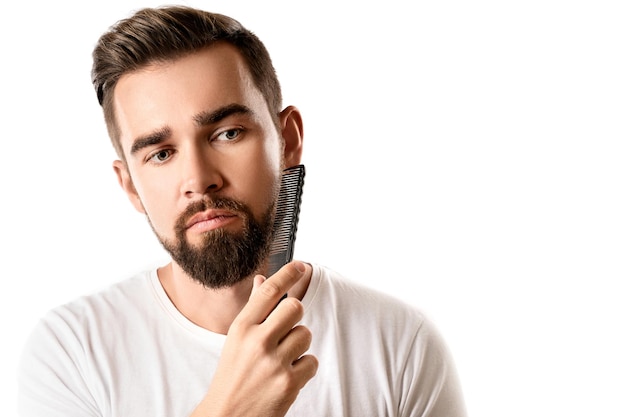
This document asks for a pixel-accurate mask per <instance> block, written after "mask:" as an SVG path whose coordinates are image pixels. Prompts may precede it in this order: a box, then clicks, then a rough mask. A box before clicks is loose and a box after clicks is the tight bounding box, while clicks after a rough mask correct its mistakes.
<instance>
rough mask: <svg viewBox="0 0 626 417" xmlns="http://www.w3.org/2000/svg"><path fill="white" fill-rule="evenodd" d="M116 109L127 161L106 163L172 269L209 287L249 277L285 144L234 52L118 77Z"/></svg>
mask: <svg viewBox="0 0 626 417" xmlns="http://www.w3.org/2000/svg"><path fill="white" fill-rule="evenodd" d="M114 108H115V113H116V120H117V123H118V126H119V131H120V132H121V134H120V143H121V146H122V149H123V152H124V155H125V157H126V160H127V168H126V167H125V166H124V164H123V163H121V162H120V161H116V163H115V164H114V166H115V169H116V172H117V174H118V178H119V181H120V183H121V184H122V186H123V187H124V189H125V191H126V192H127V194H128V196H129V198H130V200H131V202H132V203H133V205H134V206H135V207H136V208H137V210H139V211H140V212H143V213H145V214H146V216H147V217H148V219H149V222H150V224H151V226H152V228H153V230H154V232H155V233H156V235H157V237H158V238H159V240H160V241H161V243H162V244H163V245H164V247H165V248H166V249H167V250H168V251H169V252H170V253H171V254H172V257H173V259H174V261H175V262H177V263H178V264H179V265H180V266H181V267H182V269H183V270H185V272H186V273H187V274H189V275H190V276H191V277H192V278H194V279H196V280H198V281H199V282H201V283H203V284H205V285H207V286H211V287H220V286H225V285H231V284H233V283H235V282H237V281H238V280H241V279H243V278H245V277H246V276H249V275H250V274H253V273H255V272H257V270H258V269H259V267H260V266H261V263H262V261H263V257H264V256H265V254H266V250H267V248H268V245H269V239H270V234H271V228H272V223H273V213H274V205H275V201H276V197H277V195H278V189H279V185H280V173H281V171H282V168H283V160H282V157H283V144H282V141H281V138H280V135H279V133H278V131H277V128H276V126H275V125H274V123H273V120H272V117H271V115H270V113H269V110H268V108H267V105H266V103H265V100H264V99H263V97H262V95H261V93H260V92H259V91H258V90H257V89H256V87H254V84H253V82H252V79H251V77H250V75H249V73H248V70H247V68H246V66H245V63H244V61H243V59H242V58H241V57H240V55H239V54H238V53H237V51H236V49H234V48H233V47H232V46H230V45H226V44H217V45H214V46H213V47H210V48H207V49H205V50H202V51H201V52H198V53H194V54H192V55H188V56H185V57H183V58H181V59H178V60H176V61H173V62H167V63H159V64H154V65H150V66H149V67H147V68H143V69H141V70H138V71H135V72H132V73H129V74H126V75H124V76H122V77H121V78H120V80H119V82H118V84H117V86H116V88H115V92H114ZM292 162H293V161H292Z"/></svg>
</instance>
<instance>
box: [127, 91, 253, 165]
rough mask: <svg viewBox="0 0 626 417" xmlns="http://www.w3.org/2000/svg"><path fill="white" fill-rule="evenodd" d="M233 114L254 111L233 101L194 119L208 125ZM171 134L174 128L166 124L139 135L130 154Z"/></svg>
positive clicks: (198, 123) (200, 114)
mask: <svg viewBox="0 0 626 417" xmlns="http://www.w3.org/2000/svg"><path fill="white" fill-rule="evenodd" d="M233 114H244V115H250V114H253V112H252V110H251V109H250V108H249V107H247V106H244V105H242V104H237V103H233V104H228V105H226V106H222V107H220V108H218V109H216V110H213V111H210V112H209V111H203V112H200V113H198V114H196V115H195V116H194V117H193V121H194V122H195V123H196V125H198V126H207V125H210V124H213V123H217V122H219V121H221V120H223V119H225V118H227V117H228V116H231V115H233ZM171 134H172V130H171V129H170V128H169V127H167V126H165V127H163V128H161V129H158V130H155V131H154V132H152V133H149V134H147V135H143V136H139V137H137V138H136V139H135V140H134V141H133V145H132V146H131V148H130V154H131V155H134V154H136V153H137V152H139V151H140V150H142V149H144V148H147V147H149V146H153V145H158V144H159V143H162V142H163V141H165V140H166V139H167V138H168V137H169V136H170V135H171Z"/></svg>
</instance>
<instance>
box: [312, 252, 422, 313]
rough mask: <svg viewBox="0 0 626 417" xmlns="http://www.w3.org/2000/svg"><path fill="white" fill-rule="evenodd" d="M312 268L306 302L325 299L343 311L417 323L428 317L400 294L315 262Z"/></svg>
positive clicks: (314, 302)
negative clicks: (365, 283) (381, 288)
mask: <svg viewBox="0 0 626 417" xmlns="http://www.w3.org/2000/svg"><path fill="white" fill-rule="evenodd" d="M313 271H314V272H313V276H312V279H311V285H310V287H309V291H308V292H307V295H306V296H305V301H309V302H310V303H311V304H316V303H319V302H320V299H323V300H324V302H326V303H328V302H331V304H332V305H335V306H336V307H337V308H338V309H340V310H342V311H344V312H345V311H346V310H350V311H354V312H356V313H358V314H366V315H368V316H371V315H374V316H380V317H386V318H387V319H391V318H396V319H398V320H402V321H405V320H411V321H413V322H416V323H421V322H423V321H424V320H425V314H424V312H423V311H422V310H421V309H420V308H419V307H418V306H416V305H413V304H410V303H408V302H406V301H404V300H402V299H400V298H398V297H395V296H393V295H390V294H387V293H385V292H382V291H380V290H378V289H375V288H372V287H368V286H367V285H364V284H362V283H361V282H359V281H357V280H355V279H353V278H349V277H347V276H345V275H342V274H340V273H339V272H337V271H335V270H333V269H331V268H328V267H325V266H322V265H317V264H315V265H314V266H313Z"/></svg>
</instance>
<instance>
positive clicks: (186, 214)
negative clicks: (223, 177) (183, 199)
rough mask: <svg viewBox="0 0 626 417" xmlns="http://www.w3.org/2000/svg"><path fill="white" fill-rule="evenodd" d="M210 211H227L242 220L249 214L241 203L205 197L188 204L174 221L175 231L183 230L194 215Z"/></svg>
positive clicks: (230, 199)
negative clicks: (241, 217) (240, 217)
mask: <svg viewBox="0 0 626 417" xmlns="http://www.w3.org/2000/svg"><path fill="white" fill-rule="evenodd" d="M211 209H214V210H228V211H231V212H233V213H236V214H239V215H242V216H243V217H244V218H246V217H248V216H249V214H250V211H249V210H248V208H247V207H246V205H245V204H244V203H242V202H241V201H238V200H235V199H233V198H228V197H205V198H203V199H202V200H197V201H194V202H192V203H190V204H189V205H188V206H187V207H186V208H185V210H183V212H182V213H181V214H180V215H179V216H178V219H177V220H176V231H183V230H185V225H186V224H187V221H188V220H189V219H190V218H191V217H193V216H194V215H195V214H197V213H201V212H203V211H206V210H211Z"/></svg>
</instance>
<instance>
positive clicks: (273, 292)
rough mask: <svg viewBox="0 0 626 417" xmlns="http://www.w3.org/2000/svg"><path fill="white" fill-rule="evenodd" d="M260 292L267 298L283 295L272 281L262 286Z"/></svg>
mask: <svg viewBox="0 0 626 417" xmlns="http://www.w3.org/2000/svg"><path fill="white" fill-rule="evenodd" d="M258 291H259V293H260V294H262V295H263V296H265V297H267V298H274V297H276V296H278V294H279V293H281V289H280V288H279V287H278V285H276V284H275V283H274V282H273V281H272V280H267V281H265V282H264V283H263V284H261V286H260V287H259V289H258Z"/></svg>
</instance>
